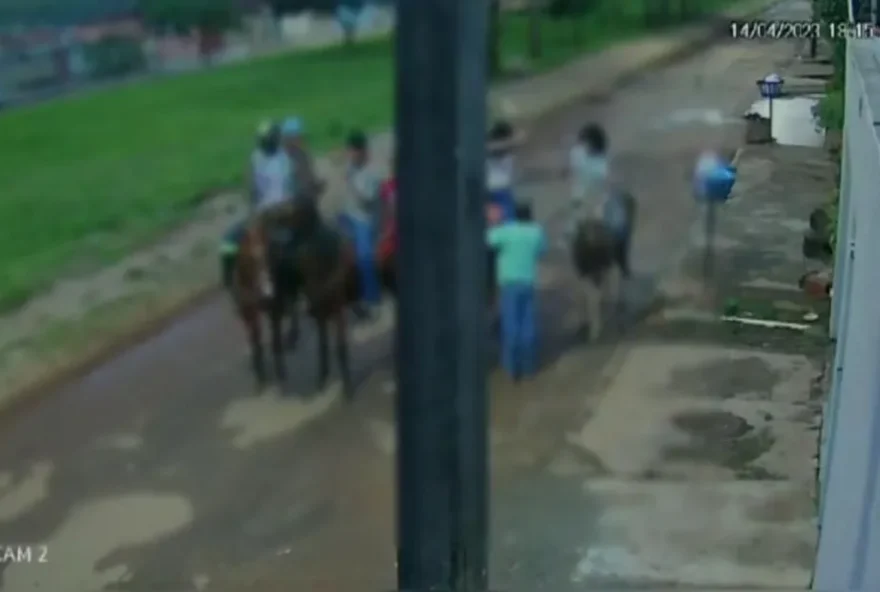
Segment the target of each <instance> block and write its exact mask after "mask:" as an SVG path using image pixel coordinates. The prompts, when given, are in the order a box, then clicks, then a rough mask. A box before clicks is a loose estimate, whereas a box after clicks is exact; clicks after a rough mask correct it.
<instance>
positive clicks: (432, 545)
mask: <svg viewBox="0 0 880 592" xmlns="http://www.w3.org/2000/svg"><path fill="white" fill-rule="evenodd" d="M397 6H398V9H397V10H398V13H397V17H398V18H397V31H396V36H397V47H396V64H397V82H396V150H397V167H398V168H397V178H398V195H399V198H398V206H397V216H398V218H397V222H398V233H399V253H398V255H397V261H398V312H397V339H396V349H397V352H396V360H397V375H398V396H397V430H398V432H397V433H398V440H397V442H398V445H397V481H398V488H397V504H398V512H397V519H398V533H397V547H398V553H397V558H398V561H397V576H398V587H399V589H400V590H401V591H406V592H416V591H418V592H422V591H427V590H455V591H467V592H481V591H484V590H486V588H487V553H488V550H487V531H488V500H487V495H488V471H487V453H488V450H487V421H488V404H487V398H486V367H487V363H488V359H487V343H488V324H487V318H486V303H487V300H488V298H487V294H486V289H487V286H486V278H487V274H486V271H487V270H486V266H487V261H486V259H487V257H486V256H485V253H486V247H485V242H484V227H485V220H484V184H485V179H484V177H485V154H484V152H485V142H486V127H487V126H486V65H487V59H486V55H487V53H486V52H487V28H488V3H487V2H478V1H475V0H398V3H397Z"/></svg>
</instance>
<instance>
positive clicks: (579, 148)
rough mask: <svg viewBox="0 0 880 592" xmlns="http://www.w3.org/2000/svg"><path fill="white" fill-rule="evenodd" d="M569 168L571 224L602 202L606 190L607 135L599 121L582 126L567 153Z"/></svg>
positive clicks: (608, 171) (607, 177)
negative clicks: (598, 123)
mask: <svg viewBox="0 0 880 592" xmlns="http://www.w3.org/2000/svg"><path fill="white" fill-rule="evenodd" d="M568 171H569V178H570V181H571V207H572V210H573V216H572V227H573V226H574V225H576V224H577V222H578V221H580V220H582V219H584V218H585V217H587V216H588V215H589V214H590V213H591V212H593V211H596V209H597V208H599V207H600V206H601V204H602V202H603V201H604V198H605V195H606V193H607V191H608V185H609V174H610V167H609V162H608V138H607V136H606V134H605V130H603V129H602V128H601V127H600V126H599V125H597V124H593V123H591V124H587V125H585V126H584V127H582V128H581V130H580V132H579V133H578V139H577V142H576V143H575V145H574V146H572V147H571V150H570V151H569V153H568Z"/></svg>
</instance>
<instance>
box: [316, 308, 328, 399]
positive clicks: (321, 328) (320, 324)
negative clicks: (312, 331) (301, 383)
mask: <svg viewBox="0 0 880 592" xmlns="http://www.w3.org/2000/svg"><path fill="white" fill-rule="evenodd" d="M315 328H316V329H317V333H318V390H319V391H322V390H324V387H325V386H327V379H328V378H329V377H330V360H329V353H328V349H329V345H328V343H327V319H324V318H316V319H315Z"/></svg>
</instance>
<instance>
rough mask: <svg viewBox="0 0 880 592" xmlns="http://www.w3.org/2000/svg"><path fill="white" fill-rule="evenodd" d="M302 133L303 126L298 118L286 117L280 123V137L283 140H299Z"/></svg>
mask: <svg viewBox="0 0 880 592" xmlns="http://www.w3.org/2000/svg"><path fill="white" fill-rule="evenodd" d="M304 131H305V126H304V125H303V122H302V119H300V118H299V117H288V118H287V119H285V120H284V121H283V122H282V123H281V135H282V136H284V137H285V138H299V137H300V136H302V135H303V132H304Z"/></svg>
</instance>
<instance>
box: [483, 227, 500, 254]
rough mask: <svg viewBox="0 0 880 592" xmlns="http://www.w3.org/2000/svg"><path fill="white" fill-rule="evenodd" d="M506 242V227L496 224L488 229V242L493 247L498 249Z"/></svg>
mask: <svg viewBox="0 0 880 592" xmlns="http://www.w3.org/2000/svg"><path fill="white" fill-rule="evenodd" d="M503 242H504V227H503V226H495V227H493V228H489V229H488V230H487V231H486V244H487V245H489V246H490V247H491V248H493V249H497V248H499V247H500V246H501V244H502V243H503Z"/></svg>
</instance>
